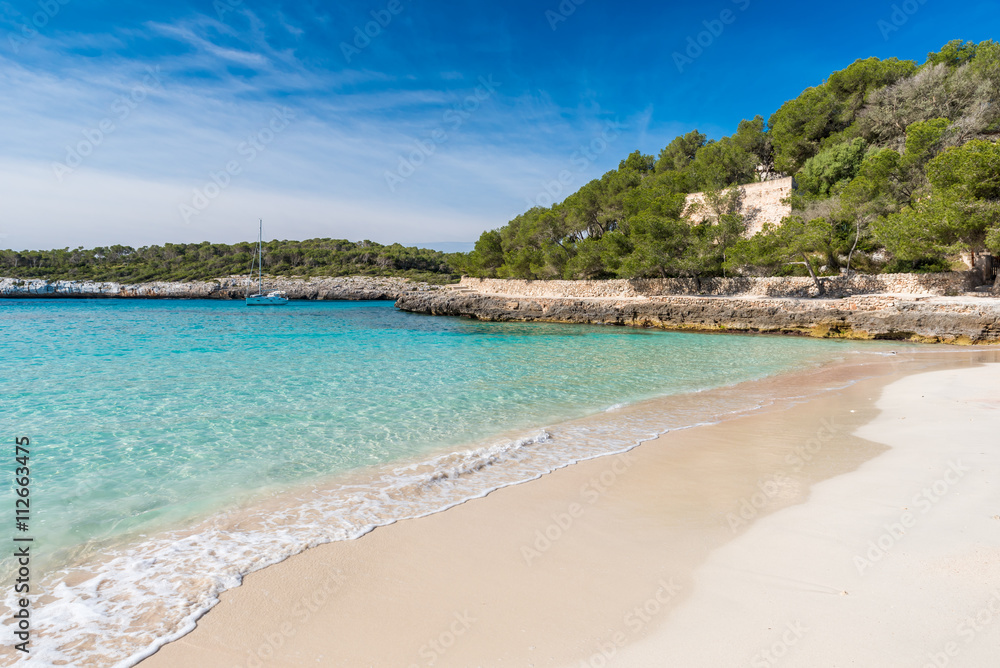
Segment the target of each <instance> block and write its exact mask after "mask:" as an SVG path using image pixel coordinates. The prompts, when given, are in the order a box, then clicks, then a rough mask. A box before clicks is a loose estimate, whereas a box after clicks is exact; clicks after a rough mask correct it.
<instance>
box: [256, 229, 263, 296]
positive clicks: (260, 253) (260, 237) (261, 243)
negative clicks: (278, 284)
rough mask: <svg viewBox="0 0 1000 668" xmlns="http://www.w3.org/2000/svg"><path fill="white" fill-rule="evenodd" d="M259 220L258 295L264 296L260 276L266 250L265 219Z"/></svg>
mask: <svg viewBox="0 0 1000 668" xmlns="http://www.w3.org/2000/svg"><path fill="white" fill-rule="evenodd" d="M258 220H259V221H260V228H259V229H258V230H257V294H258V295H262V294H264V288H263V287H261V286H262V282H261V276H260V274H261V267H263V266H264V250H263V247H262V246H263V243H264V219H263V218H259V219H258Z"/></svg>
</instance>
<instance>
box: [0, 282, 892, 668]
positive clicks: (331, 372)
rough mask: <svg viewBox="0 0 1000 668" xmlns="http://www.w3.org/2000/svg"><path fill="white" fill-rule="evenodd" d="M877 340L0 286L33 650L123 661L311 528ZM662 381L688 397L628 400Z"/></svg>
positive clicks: (693, 407) (523, 464) (573, 447)
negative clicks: (32, 597)
mask: <svg viewBox="0 0 1000 668" xmlns="http://www.w3.org/2000/svg"><path fill="white" fill-rule="evenodd" d="M895 347H899V346H898V344H896V346H895ZM883 348H884V346H882V345H880V344H871V343H866V344H864V343H848V342H834V341H819V340H814V339H802V338H789V337H763V336H758V337H751V336H712V335H703V334H688V333H669V332H660V331H644V330H636V329H628V328H614V327H596V326H594V327H592V326H577V325H558V324H522V323H484V322H477V321H471V320H464V319H456V318H440V317H427V316H420V315H415V314H409V313H403V312H400V311H397V310H395V309H394V308H393V306H392V304H391V303H388V302H318V303H309V302H292V303H290V304H288V305H287V306H283V307H279V308H266V307H261V308H248V307H246V306H244V305H243V304H242V303H239V302H221V301H139V300H135V301H130V300H52V301H49V300H4V301H0V350H2V352H0V409H2V411H3V415H4V416H5V418H6V420H5V424H6V425H7V429H8V430H9V431H10V435H11V436H13V434H15V433H16V434H17V435H27V436H30V437H31V442H32V443H31V452H32V455H31V456H32V473H33V475H32V499H33V509H32V519H31V530H30V534H31V535H32V536H33V537H34V539H35V543H34V545H35V555H36V556H35V562H34V568H35V573H37V574H38V575H37V580H35V582H37V583H38V584H40V585H42V587H43V588H44V590H45V591H46V593H48V594H50V595H51V597H52V599H51V600H50V601H49V602H48V603H47V604H46V605H44V606H39V607H38V608H37V612H36V620H35V621H36V624H37V625H36V627H35V628H36V629H38V630H39V631H40V632H41V633H40V634H39V636H38V638H37V643H36V645H35V647H36V651H35V652H33V662H32V663H33V665H34V664H36V663H37V665H44V664H45V663H46V662H48V663H52V662H56V661H60V660H63V661H70V662H71V663H73V664H74V665H113V664H115V663H116V662H119V661H120V662H122V665H128V664H129V663H131V662H134V660H135V659H137V658H139V657H141V656H142V655H143V654H144V653H145V652H146V651H148V650H149V649H150V648H151V647H155V646H156V645H157V644H158V643H159V642H161V641H162V639H163V638H166V637H171V636H175V635H177V634H178V633H181V632H183V631H184V630H185V629H187V628H189V627H190V625H191V623H192V622H193V620H194V619H195V618H196V617H197V615H198V614H200V613H201V612H202V611H204V610H205V609H206V608H207V607H210V606H211V605H212V604H213V602H214V601H215V597H216V596H217V594H218V593H219V592H220V591H222V590H224V589H226V588H229V587H232V586H236V585H237V584H238V583H239V581H240V578H241V577H242V575H244V574H245V573H247V572H249V571H251V570H254V569H256V568H260V567H262V566H265V565H267V564H269V563H274V562H276V561H278V560H280V559H282V558H284V557H286V556H288V555H289V554H294V553H296V552H298V551H301V550H302V549H305V548H306V547H309V546H310V545H315V544H319V543H322V542H327V541H330V540H339V539H348V538H353V537H356V536H358V535H361V534H363V533H364V532H366V531H368V530H370V528H371V527H373V526H377V525H380V524H385V523H387V522H391V521H395V520H397V519H400V518H403V517H413V516H418V515H421V514H426V513H429V512H435V511H437V510H440V509H442V508H445V507H448V506H450V505H454V504H455V503H459V502H461V501H463V500H465V499H468V498H472V497H475V496H480V495H482V494H484V493H487V492H488V491H489V490H491V489H496V488H497V487H501V486H504V485H507V484H513V483H516V482H521V481H524V480H528V479H531V478H532V477H537V476H538V475H541V474H544V473H546V472H548V471H551V470H554V469H555V468H558V467H560V466H564V465H566V464H569V463H571V462H573V461H577V460H580V459H583V458H588V457H593V456H600V455H602V454H606V453H609V452H616V451H620V450H622V449H625V448H628V447H631V446H633V445H634V444H635V443H636V442H638V441H639V440H642V439H644V438H649V437H650V436H652V435H655V434H656V433H661V432H662V431H664V430H666V429H671V428H673V429H676V428H683V427H686V426H691V425H693V424H696V423H699V422H705V421H710V420H712V419H715V418H717V417H719V416H721V415H724V414H726V413H727V412H730V411H734V410H746V409H748V408H752V407H753V406H755V405H760V404H761V403H762V402H764V401H766V400H767V397H766V396H749V394H748V393H745V392H742V391H740V392H729V393H728V394H727V393H726V392H721V393H720V392H715V393H713V394H710V395H709V394H705V395H703V398H702V397H700V396H688V395H690V393H701V392H704V391H706V390H710V389H712V388H719V387H723V386H732V385H735V384H737V383H740V382H744V381H748V380H753V379H757V378H762V377H765V376H771V375H774V374H779V373H782V372H788V371H794V370H800V369H806V368H811V367H816V366H818V365H820V364H823V363H826V362H830V361H833V360H835V359H837V358H841V357H844V356H845V355H848V354H851V353H853V352H855V351H859V350H864V351H868V352H874V351H876V350H881V349H883ZM751 394H752V393H751ZM666 395H674V396H678V395H685V396H686V398H684V399H683V400H678V401H675V402H673V403H672V404H670V408H669V409H660V410H658V411H653V412H651V411H649V410H633V409H632V408H630V407H634V406H637V405H639V402H642V401H644V400H649V399H652V398H654V397H663V396H666ZM663 410H667V414H664V413H663ZM4 499H5V503H8V504H10V505H9V506H8V507H12V506H13V495H12V494H11V493H10V492H9V490H5V491H4ZM0 568H2V571H0V572H2V574H3V583H2V584H3V586H4V588H5V596H7V592H8V591H9V590H10V587H9V583H10V579H11V573H12V563H11V560H10V559H9V558H6V559H5V560H4V561H0ZM80 569H84V570H86V571H88V572H89V573H96V576H95V577H92V578H90V579H89V580H87V579H84V578H83V577H82V576H80V575H79V571H80ZM70 571H72V573H73V575H72V576H69V577H70V582H71V583H72V585H73V586H67V585H66V584H65V583H63V584H61V585H60V584H59V583H60V582H62V581H63V580H64V579H65V578H66V577H67V574H68V573H69V572H70ZM9 598H10V597H7V600H8V602H9ZM137 620H138V621H137ZM134 622H136V623H134ZM87 638H92V639H93V641H92V642H91V641H88V640H86V639H87ZM81 639H83V640H82V641H81ZM98 639H101V640H98ZM70 640H75V641H80V642H79V644H77V645H74V646H73V647H70V646H69V641H70Z"/></svg>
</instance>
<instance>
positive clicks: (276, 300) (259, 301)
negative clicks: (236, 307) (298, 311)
mask: <svg viewBox="0 0 1000 668" xmlns="http://www.w3.org/2000/svg"><path fill="white" fill-rule="evenodd" d="M287 303H288V298H287V297H281V296H279V295H252V296H250V297H247V306H281V305H282V304H287Z"/></svg>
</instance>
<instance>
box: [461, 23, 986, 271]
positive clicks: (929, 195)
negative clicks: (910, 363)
mask: <svg viewBox="0 0 1000 668" xmlns="http://www.w3.org/2000/svg"><path fill="white" fill-rule="evenodd" d="M998 92H1000V44H997V43H996V42H993V41H986V42H981V43H979V44H975V43H972V42H962V41H960V40H956V41H952V42H949V43H948V44H946V45H945V46H944V47H943V48H942V49H941V50H940V51H938V52H933V53H930V54H928V57H927V60H926V61H925V62H924V63H922V64H918V63H916V62H914V61H902V60H897V59H895V58H890V59H888V60H879V59H878V58H868V59H865V60H858V61H856V62H854V63H853V64H852V65H850V66H849V67H847V68H845V69H843V70H841V71H839V72H834V73H833V74H832V75H830V77H829V78H828V79H827V80H826V81H824V82H823V83H821V84H820V85H818V86H815V87H813V88H808V89H806V90H805V91H803V92H802V94H800V95H799V96H798V97H797V98H795V99H794V100H790V101H789V102H786V103H785V104H783V105H782V106H781V107H780V108H779V109H778V110H777V111H775V112H774V113H773V114H772V115H771V116H770V118H769V119H768V120H767V122H766V123H765V121H764V119H763V117H762V116H757V117H756V118H754V119H752V120H744V121H742V122H741V123H740V124H739V126H738V128H737V129H736V132H735V134H733V135H732V136H729V137H723V138H722V139H720V140H718V141H713V140H708V139H707V137H706V136H705V135H704V134H702V133H700V132H698V131H693V132H690V133H688V134H686V135H684V136H681V137H677V138H676V139H674V140H673V141H672V142H670V143H669V144H668V145H667V146H666V147H665V148H664V149H663V150H662V151H660V153H659V155H658V156H653V155H643V154H642V153H640V152H639V151H636V152H634V153H632V154H631V155H629V156H628V157H627V158H626V159H624V160H622V161H621V163H620V164H619V166H618V169H615V170H612V171H610V172H608V173H607V174H605V175H604V176H603V177H601V178H600V179H595V180H593V181H591V182H590V183H588V184H586V185H585V186H583V187H582V188H580V190H579V191H577V192H576V193H574V194H573V195H570V196H569V197H567V198H566V199H565V201H563V202H561V203H559V204H556V205H554V206H552V207H549V208H542V207H536V208H533V209H531V210H529V211H527V212H525V213H523V214H521V215H519V216H517V217H516V218H514V220H512V221H510V222H509V223H508V224H507V225H505V226H503V227H501V228H499V229H496V230H491V231H487V232H485V233H483V235H482V236H481V237H480V239H479V241H478V242H477V243H476V248H475V250H474V251H473V252H472V253H470V254H467V255H463V256H459V257H457V258H456V259H455V261H454V262H455V264H456V265H457V268H458V269H460V270H461V271H463V272H464V273H468V274H471V275H474V276H499V277H515V278H568V279H575V278H610V277H623V278H629V277H641V276H716V275H725V274H729V275H732V274H737V273H739V274H754V275H762V274H770V275H785V274H802V275H805V274H806V273H809V274H820V273H827V274H835V273H839V272H840V271H841V269H846V270H851V269H857V270H864V271H869V272H878V271H936V270H945V269H948V268H949V267H950V266H951V265H952V264H953V263H954V262H955V261H956V260H957V258H958V256H959V254H961V253H966V252H970V251H972V252H981V251H984V250H986V249H992V250H993V251H994V252H1000V147H998V145H997V143H996V142H997V138H998V135H1000V105H998V99H997V97H998ZM778 175H793V176H795V178H796V182H797V185H798V191H797V193H796V194H795V195H794V196H793V202H792V205H793V215H792V216H790V217H789V218H786V219H785V220H784V221H783V224H782V225H780V226H767V227H765V229H764V230H763V231H762V232H760V233H758V234H757V235H755V236H754V237H752V238H750V239H746V238H743V236H744V235H743V232H744V231H745V228H746V225H747V221H746V220H744V219H743V217H742V216H741V215H740V214H739V213H738V211H739V207H738V204H739V197H740V195H739V191H738V189H736V188H734V187H733V186H735V185H739V184H747V183H751V182H754V181H758V180H762V179H768V178H772V177H774V176H778ZM696 191H705V192H706V205H707V209H708V211H707V212H705V213H708V214H709V215H708V216H707V219H706V220H705V221H704V222H702V223H699V224H692V223H690V222H689V221H688V220H685V219H682V218H681V213H682V210H683V208H684V202H685V195H686V194H687V193H691V192H696Z"/></svg>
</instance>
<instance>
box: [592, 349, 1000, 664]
mask: <svg viewBox="0 0 1000 668" xmlns="http://www.w3.org/2000/svg"><path fill="white" fill-rule="evenodd" d="M877 407H878V408H879V409H881V411H882V412H881V414H880V415H879V416H878V418H877V419H876V420H875V421H874V422H872V423H870V424H868V425H866V426H864V427H862V428H861V429H860V430H858V431H856V435H858V436H861V437H863V438H866V439H869V440H872V441H876V442H879V443H884V444H886V445H889V446H891V448H892V449H891V450H889V451H887V452H885V453H884V454H882V455H879V456H878V457H876V458H875V459H873V460H871V461H869V462H867V463H865V464H864V465H862V466H861V467H860V469H858V470H857V471H855V472H852V473H847V474H845V475H841V476H838V477H835V478H832V479H830V480H827V481H824V482H821V483H818V484H816V485H815V486H813V488H812V493H811V495H810V498H809V500H808V502H807V503H805V504H803V505H798V506H793V507H789V508H786V509H784V510H781V511H778V512H776V513H774V514H772V515H770V516H768V517H765V518H763V519H761V520H759V521H757V522H756V523H754V525H753V526H752V527H751V528H749V530H747V531H746V532H745V533H743V534H742V535H741V536H740V537H739V538H737V539H736V540H734V541H732V542H730V543H728V544H727V545H725V546H723V547H721V548H719V549H717V550H716V551H714V552H713V553H712V554H711V556H710V557H709V558H708V560H707V562H706V563H705V564H704V565H703V566H702V567H701V568H699V569H698V570H697V572H696V573H695V576H694V591H693V594H692V596H691V597H690V598H688V599H687V600H686V601H684V602H683V603H682V604H681V605H679V606H678V607H677V608H676V609H675V610H674V611H672V613H671V615H670V617H669V619H668V621H667V623H666V624H664V625H663V626H661V627H660V628H659V629H658V630H657V632H656V633H655V634H654V635H653V636H652V637H650V638H648V639H646V640H645V641H641V642H639V643H636V644H633V645H631V646H628V647H626V648H624V649H623V650H622V651H621V652H620V653H618V654H617V656H615V657H614V661H613V665H621V666H666V665H670V666H778V665H784V666H878V667H881V668H890V667H893V666H913V667H917V666H925V665H926V666H935V667H940V666H975V667H988V666H998V665H1000V364H991V365H987V366H984V367H978V368H967V369H955V370H948V371H937V372H932V373H927V374H920V375H914V376H909V377H906V378H904V379H902V380H899V381H897V382H895V383H893V384H892V385H890V386H889V387H887V388H886V389H885V391H884V393H883V394H882V396H881V398H880V399H879V400H878V402H877ZM573 665H578V664H573Z"/></svg>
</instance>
